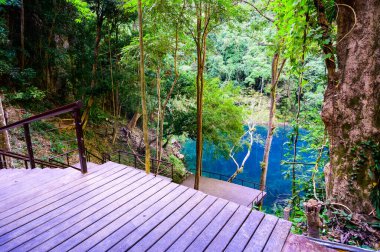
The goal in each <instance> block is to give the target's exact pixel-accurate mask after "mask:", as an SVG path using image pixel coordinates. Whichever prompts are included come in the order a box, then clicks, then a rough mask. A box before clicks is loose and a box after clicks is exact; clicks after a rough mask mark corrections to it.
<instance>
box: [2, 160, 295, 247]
mask: <svg viewBox="0 0 380 252" xmlns="http://www.w3.org/2000/svg"><path fill="white" fill-rule="evenodd" d="M0 200H1V205H0V251H48V250H49V251H68V250H70V251H106V250H107V251H126V250H128V251H176V252H177V251H223V250H224V251H233V252H235V251H243V250H245V251H281V250H282V248H283V246H284V244H285V241H286V239H287V237H288V234H289V230H290V226H291V223H290V222H288V221H284V220H282V219H278V218H276V217H274V216H271V215H265V214H263V213H261V212H258V211H251V209H250V208H248V207H246V206H242V205H238V204H236V203H233V202H230V201H227V200H225V199H221V198H217V197H215V196H211V195H207V194H205V193H203V192H201V191H196V190H193V189H191V188H188V187H185V186H182V185H178V184H175V183H172V182H170V181H168V180H167V179H163V178H160V177H154V176H153V175H146V174H145V173H144V172H142V171H140V170H137V169H134V168H131V167H126V166H123V165H120V164H117V163H112V162H108V163H106V164H103V165H94V164H89V172H88V173H87V174H85V175H82V174H81V173H80V172H78V171H76V170H74V169H63V170H61V169H43V170H41V169H34V170H21V169H20V170H0Z"/></svg>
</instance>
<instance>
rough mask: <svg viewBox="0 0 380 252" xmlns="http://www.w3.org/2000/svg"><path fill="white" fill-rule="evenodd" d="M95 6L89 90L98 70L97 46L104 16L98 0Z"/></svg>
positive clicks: (94, 81) (100, 36) (94, 82)
mask: <svg viewBox="0 0 380 252" xmlns="http://www.w3.org/2000/svg"><path fill="white" fill-rule="evenodd" d="M96 4H97V6H96V37H95V46H94V62H93V63H92V71H91V74H92V79H91V89H93V88H94V87H95V85H96V70H97V68H98V57H99V46H100V41H101V40H102V26H103V21H104V14H103V11H102V8H101V3H100V0H98V1H97V3H96Z"/></svg>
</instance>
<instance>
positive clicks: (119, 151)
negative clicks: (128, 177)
mask: <svg viewBox="0 0 380 252" xmlns="http://www.w3.org/2000/svg"><path fill="white" fill-rule="evenodd" d="M114 154H117V155H118V163H121V154H126V155H130V156H133V157H134V167H135V168H138V169H139V167H138V166H137V157H140V158H145V156H144V155H141V154H135V153H131V152H128V151H122V150H117V151H114V152H111V153H103V155H102V156H103V162H105V161H106V160H109V161H112V160H111V156H112V155H114ZM150 161H151V162H152V173H154V174H155V176H157V175H160V174H159V166H160V165H161V164H166V165H167V166H169V167H170V177H171V179H173V178H174V165H173V164H172V163H170V162H167V161H164V160H158V159H155V158H150ZM154 163H158V165H157V167H154ZM154 168H156V170H154ZM163 176H165V174H164V175H163Z"/></svg>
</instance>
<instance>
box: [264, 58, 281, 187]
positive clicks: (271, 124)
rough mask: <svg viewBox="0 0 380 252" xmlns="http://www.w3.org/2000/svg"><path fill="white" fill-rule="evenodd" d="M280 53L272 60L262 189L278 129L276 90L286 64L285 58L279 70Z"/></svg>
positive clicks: (265, 181)
mask: <svg viewBox="0 0 380 252" xmlns="http://www.w3.org/2000/svg"><path fill="white" fill-rule="evenodd" d="M278 61H279V54H278V53H275V54H274V55H273V60H272V83H271V91H270V108H269V123H268V134H267V139H266V141H265V147H264V156H263V161H262V162H261V164H260V166H261V176H260V190H261V191H264V190H265V187H266V184H267V173H268V162H269V152H270V148H271V146H272V140H273V134H274V130H275V129H276V125H275V122H274V121H275V113H276V92H277V91H276V90H277V84H278V79H279V77H280V74H281V71H282V68H283V67H284V65H285V60H283V61H282V63H281V67H280V70H278Z"/></svg>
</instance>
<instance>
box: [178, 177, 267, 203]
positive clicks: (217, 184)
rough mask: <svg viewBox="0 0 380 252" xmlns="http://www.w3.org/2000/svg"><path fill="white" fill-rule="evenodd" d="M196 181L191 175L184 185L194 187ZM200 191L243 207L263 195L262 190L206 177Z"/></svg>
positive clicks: (201, 181)
mask: <svg viewBox="0 0 380 252" xmlns="http://www.w3.org/2000/svg"><path fill="white" fill-rule="evenodd" d="M194 179H195V177H194V175H190V176H188V177H187V179H186V180H185V181H183V182H182V185H184V186H188V187H193V185H194ZM199 190H200V191H202V192H204V193H207V194H209V195H212V196H215V197H218V198H222V199H225V200H229V201H232V202H235V203H236V204H240V205H243V206H248V205H251V204H252V201H253V200H254V199H255V198H256V197H257V196H258V195H259V194H260V193H261V191H260V190H256V189H253V188H250V187H246V186H241V185H238V184H235V183H229V182H227V181H223V180H219V179H213V178H208V177H205V176H202V177H201V178H200V183H199Z"/></svg>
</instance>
